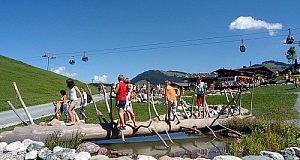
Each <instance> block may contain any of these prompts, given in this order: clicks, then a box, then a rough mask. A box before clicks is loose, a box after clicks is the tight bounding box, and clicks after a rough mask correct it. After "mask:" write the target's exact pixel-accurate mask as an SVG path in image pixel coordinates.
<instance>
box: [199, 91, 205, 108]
mask: <svg viewBox="0 0 300 160" xmlns="http://www.w3.org/2000/svg"><path fill="white" fill-rule="evenodd" d="M204 98H205V96H204V94H197V105H198V106H199V107H200V106H202V103H204V101H205V99H204ZM202 100H204V101H203V102H202Z"/></svg>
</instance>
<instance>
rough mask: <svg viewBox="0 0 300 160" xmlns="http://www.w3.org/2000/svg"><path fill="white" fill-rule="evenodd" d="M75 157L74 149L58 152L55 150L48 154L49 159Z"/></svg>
mask: <svg viewBox="0 0 300 160" xmlns="http://www.w3.org/2000/svg"><path fill="white" fill-rule="evenodd" d="M74 157H75V150H74V149H69V148H66V149H62V150H60V151H58V152H54V153H52V154H49V155H48V156H47V158H46V159H47V160H48V159H49V160H56V159H74Z"/></svg>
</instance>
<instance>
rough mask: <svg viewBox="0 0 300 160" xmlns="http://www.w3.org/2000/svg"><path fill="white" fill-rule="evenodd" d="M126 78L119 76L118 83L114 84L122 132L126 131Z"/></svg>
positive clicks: (113, 88) (113, 89)
mask: <svg viewBox="0 0 300 160" xmlns="http://www.w3.org/2000/svg"><path fill="white" fill-rule="evenodd" d="M124 80H125V77H124V75H122V74H120V75H119V76H118V81H119V82H118V83H113V84H112V91H113V92H114V93H115V94H116V106H117V109H118V115H119V121H120V127H119V129H120V130H125V129H126V127H125V119H124V109H125V105H126V84H125V83H124Z"/></svg>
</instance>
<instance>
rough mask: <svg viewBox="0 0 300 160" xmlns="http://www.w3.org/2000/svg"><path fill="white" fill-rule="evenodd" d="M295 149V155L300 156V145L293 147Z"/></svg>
mask: <svg viewBox="0 0 300 160" xmlns="http://www.w3.org/2000/svg"><path fill="white" fill-rule="evenodd" d="M291 148H292V149H293V150H294V151H295V155H296V156H297V157H300V148H299V147H291Z"/></svg>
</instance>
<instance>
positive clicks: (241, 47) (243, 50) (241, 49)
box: [240, 40, 246, 52]
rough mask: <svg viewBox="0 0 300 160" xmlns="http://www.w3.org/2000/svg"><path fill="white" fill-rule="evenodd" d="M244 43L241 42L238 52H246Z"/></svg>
mask: <svg viewBox="0 0 300 160" xmlns="http://www.w3.org/2000/svg"><path fill="white" fill-rule="evenodd" d="M243 42H244V41H243V40H242V44H241V45H240V51H241V52H245V51H246V46H245V45H244V43H243Z"/></svg>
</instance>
